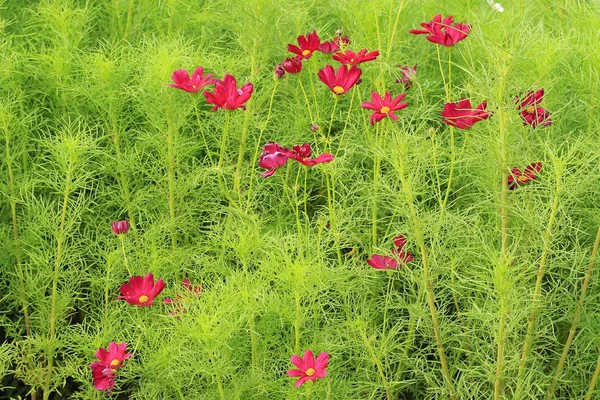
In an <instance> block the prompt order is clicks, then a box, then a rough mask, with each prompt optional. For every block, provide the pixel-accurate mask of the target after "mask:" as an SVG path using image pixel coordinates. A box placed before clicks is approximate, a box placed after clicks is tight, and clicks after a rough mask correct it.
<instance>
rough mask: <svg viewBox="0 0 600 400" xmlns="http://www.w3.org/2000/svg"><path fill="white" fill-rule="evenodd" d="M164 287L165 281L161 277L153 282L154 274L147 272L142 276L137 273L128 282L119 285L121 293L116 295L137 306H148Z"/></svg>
mask: <svg viewBox="0 0 600 400" xmlns="http://www.w3.org/2000/svg"><path fill="white" fill-rule="evenodd" d="M164 288H165V283H164V282H163V280H162V279H159V280H157V281H156V284H155V283H154V276H153V275H152V274H147V275H146V276H145V277H144V278H142V277H141V276H139V275H135V276H132V277H131V278H129V284H127V283H124V284H123V285H121V294H122V295H123V296H119V297H117V299H119V300H125V301H126V302H128V303H129V304H132V305H134V306H138V307H149V306H151V305H152V300H154V298H155V297H156V296H158V295H159V294H160V292H162V290H163V289H164Z"/></svg>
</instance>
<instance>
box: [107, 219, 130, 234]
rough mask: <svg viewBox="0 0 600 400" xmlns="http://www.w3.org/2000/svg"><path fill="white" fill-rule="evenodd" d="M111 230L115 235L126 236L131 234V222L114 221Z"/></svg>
mask: <svg viewBox="0 0 600 400" xmlns="http://www.w3.org/2000/svg"><path fill="white" fill-rule="evenodd" d="M110 229H111V230H112V232H113V233H114V234H115V235H124V234H126V233H127V232H129V221H127V220H126V219H125V220H122V221H113V222H112V223H111V224H110Z"/></svg>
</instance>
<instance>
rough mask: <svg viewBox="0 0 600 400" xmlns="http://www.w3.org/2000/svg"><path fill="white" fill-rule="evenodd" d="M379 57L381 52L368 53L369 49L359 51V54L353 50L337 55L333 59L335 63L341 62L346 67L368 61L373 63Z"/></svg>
mask: <svg viewBox="0 0 600 400" xmlns="http://www.w3.org/2000/svg"><path fill="white" fill-rule="evenodd" d="M378 56H379V50H374V51H368V50H367V49H362V50H359V52H358V53H355V52H353V51H352V50H346V52H341V51H340V52H339V53H335V55H334V56H333V57H332V58H333V59H334V60H335V61H339V62H341V63H342V64H345V65H358V64H361V63H364V62H367V61H373V60H375V59H376V58H377V57H378Z"/></svg>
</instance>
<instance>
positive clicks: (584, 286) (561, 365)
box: [546, 227, 600, 400]
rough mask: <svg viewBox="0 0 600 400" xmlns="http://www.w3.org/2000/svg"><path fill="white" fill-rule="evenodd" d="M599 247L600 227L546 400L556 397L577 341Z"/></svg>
mask: <svg viewBox="0 0 600 400" xmlns="http://www.w3.org/2000/svg"><path fill="white" fill-rule="evenodd" d="M598 245H600V227H598V232H597V233H596V240H595V241H594V247H593V249H592V255H591V256H590V261H589V263H588V267H587V270H586V272H585V279H584V280H583V284H582V285H581V295H580V297H579V303H577V307H576V308H575V315H574V316H573V322H572V323H571V329H570V330H569V337H568V338H567V341H566V342H565V346H564V348H563V351H562V354H561V357H560V360H559V362H558V366H557V367H556V372H555V373H554V378H553V379H552V384H551V385H550V388H548V391H547V392H546V400H551V399H552V397H554V391H555V390H556V385H557V384H558V380H559V378H560V376H561V374H562V371H563V368H564V366H565V362H566V361H567V355H568V354H569V349H570V348H571V343H572V342H573V339H575V332H576V331H577V325H578V324H579V319H580V318H581V311H582V310H583V302H584V301H585V295H586V293H587V289H588V285H589V283H590V278H591V277H592V271H593V269H594V263H595V261H596V253H597V252H598Z"/></svg>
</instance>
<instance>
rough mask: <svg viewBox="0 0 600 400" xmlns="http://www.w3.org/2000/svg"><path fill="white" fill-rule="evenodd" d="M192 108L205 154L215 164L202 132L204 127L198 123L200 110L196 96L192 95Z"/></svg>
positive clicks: (211, 163)
mask: <svg viewBox="0 0 600 400" xmlns="http://www.w3.org/2000/svg"><path fill="white" fill-rule="evenodd" d="M194 110H195V111H196V121H197V122H198V129H200V134H201V135H202V141H203V142H204V146H205V147H206V155H207V156H208V159H209V160H210V165H213V166H214V165H215V164H214V162H213V159H212V151H211V150H210V147H209V146H208V142H207V141H206V135H205V134H204V129H202V125H201V124H200V111H199V110H198V97H197V96H194Z"/></svg>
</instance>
